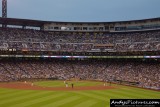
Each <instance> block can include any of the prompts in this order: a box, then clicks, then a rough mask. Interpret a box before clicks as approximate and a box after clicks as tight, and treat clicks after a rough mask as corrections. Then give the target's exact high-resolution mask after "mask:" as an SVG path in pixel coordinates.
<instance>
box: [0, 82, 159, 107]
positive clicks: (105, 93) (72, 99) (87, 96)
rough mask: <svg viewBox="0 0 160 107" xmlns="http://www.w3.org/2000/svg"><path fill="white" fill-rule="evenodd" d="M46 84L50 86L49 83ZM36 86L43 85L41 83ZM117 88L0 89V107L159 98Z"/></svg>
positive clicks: (68, 106) (88, 106) (67, 106)
mask: <svg viewBox="0 0 160 107" xmlns="http://www.w3.org/2000/svg"><path fill="white" fill-rule="evenodd" d="M44 82H45V81H44ZM57 82H58V81H57ZM57 82H55V84H56V83H57ZM41 83H42V84H41ZM46 83H48V84H50V82H49V81H47V82H46ZM62 83H63V82H62ZM86 83H87V84H88V83H90V82H86ZM37 84H41V85H43V82H40V83H37ZM52 84H53V82H52ZM96 84H97V83H96ZM63 85H64V83H63ZM85 85H86V84H85ZM80 86H82V84H81V85H80ZM118 87H119V89H112V90H101V91H33V90H14V89H2V88H0V107H109V101H110V99H111V98H153V99H156V98H157V99H158V98H160V92H158V91H152V90H145V89H139V88H134V87H127V86H118Z"/></svg>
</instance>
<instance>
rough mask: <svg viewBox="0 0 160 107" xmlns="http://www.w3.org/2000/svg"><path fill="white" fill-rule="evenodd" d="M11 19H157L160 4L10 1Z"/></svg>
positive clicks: (142, 0) (146, 0) (143, 0)
mask: <svg viewBox="0 0 160 107" xmlns="http://www.w3.org/2000/svg"><path fill="white" fill-rule="evenodd" d="M1 8H2V3H0V9H1ZM1 14H2V11H0V15H1ZM8 17H9V18H22V19H34V20H44V21H65V22H112V21H128V20H139V19H148V18H157V17H160V0H8Z"/></svg>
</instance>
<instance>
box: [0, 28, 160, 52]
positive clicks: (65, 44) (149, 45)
mask: <svg viewBox="0 0 160 107" xmlns="http://www.w3.org/2000/svg"><path fill="white" fill-rule="evenodd" d="M0 38H1V40H0V48H1V49H2V48H7V49H16V50H28V51H50V50H52V51H59V50H60V51H91V50H93V49H103V50H104V49H107V48H109V49H110V50H114V51H157V50H160V31H146V32H144V31H143V32H132V33H131V32H130V33H102V32H101V33H80V32H79V33H78V32H77V33H76V32H45V31H39V30H31V29H15V28H0ZM97 45H98V46H97Z"/></svg>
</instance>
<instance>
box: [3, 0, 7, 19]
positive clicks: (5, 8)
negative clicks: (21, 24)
mask: <svg viewBox="0 0 160 107" xmlns="http://www.w3.org/2000/svg"><path fill="white" fill-rule="evenodd" d="M2 17H3V18H7V0H2Z"/></svg>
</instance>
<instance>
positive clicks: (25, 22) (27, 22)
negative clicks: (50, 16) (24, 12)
mask: <svg viewBox="0 0 160 107" xmlns="http://www.w3.org/2000/svg"><path fill="white" fill-rule="evenodd" d="M148 20H158V21H160V17H159V18H152V19H143V20H131V21H116V22H58V21H41V20H31V19H17V18H2V17H0V24H6V25H17V26H32V27H42V26H43V25H44V24H47V23H48V24H49V23H65V24H66V23H75V24H76V23H77V24H98V23H99V24H102V23H103V24H104V23H105V24H114V23H129V22H144V21H148Z"/></svg>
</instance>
